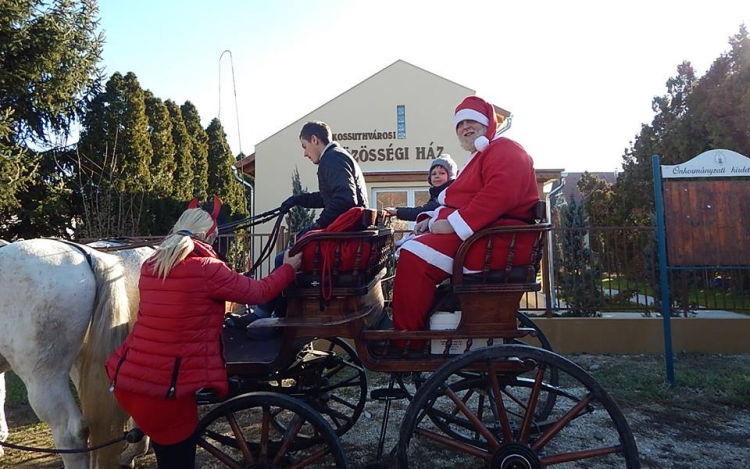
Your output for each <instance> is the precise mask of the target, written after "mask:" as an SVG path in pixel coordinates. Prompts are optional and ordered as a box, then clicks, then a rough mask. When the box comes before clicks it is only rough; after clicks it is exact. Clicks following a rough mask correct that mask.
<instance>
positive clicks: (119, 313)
mask: <svg viewBox="0 0 750 469" xmlns="http://www.w3.org/2000/svg"><path fill="white" fill-rule="evenodd" d="M91 268H92V270H93V272H94V277H95V279H96V299H95V300H94V310H93V312H92V315H91V322H90V324H89V330H88V332H87V334H86V340H85V341H84V345H83V348H82V349H81V358H82V360H81V373H80V376H81V377H80V383H79V386H78V389H79V392H80V399H81V411H82V412H83V417H84V419H86V422H87V423H88V426H89V431H90V433H89V435H90V437H89V445H90V446H97V445H100V444H102V443H105V442H107V441H110V440H112V439H114V438H117V437H121V436H122V434H123V430H124V425H125V422H126V421H127V414H126V413H125V412H124V411H123V410H122V409H121V408H120V406H119V405H118V404H117V401H116V399H115V397H114V394H113V393H111V392H109V382H108V380H107V375H106V373H105V372H104V363H105V362H106V361H107V359H108V358H109V356H110V355H111V354H112V352H113V351H114V350H115V349H116V348H117V347H118V346H119V345H120V344H122V343H123V342H124V341H125V337H127V335H128V332H129V317H130V308H129V306H128V296H127V291H126V287H125V272H124V269H123V266H122V263H121V262H120V260H119V259H118V258H117V257H115V256H111V255H109V254H103V253H99V252H91ZM122 449H123V446H122V445H110V446H107V447H106V448H103V449H101V450H99V451H95V452H93V453H92V466H91V467H97V468H105V467H118V466H119V465H118V457H119V454H120V451H121V450H122Z"/></svg>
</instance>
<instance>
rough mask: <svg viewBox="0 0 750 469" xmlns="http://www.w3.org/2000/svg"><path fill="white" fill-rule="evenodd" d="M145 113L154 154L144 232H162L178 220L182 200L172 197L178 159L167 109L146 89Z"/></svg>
mask: <svg viewBox="0 0 750 469" xmlns="http://www.w3.org/2000/svg"><path fill="white" fill-rule="evenodd" d="M145 95H146V115H147V116H148V121H149V137H150V139H151V148H153V150H154V157H153V161H152V164H151V171H152V180H153V183H154V186H153V190H152V191H151V193H150V194H149V197H148V200H147V204H148V207H149V209H148V215H149V217H148V222H147V230H146V233H144V234H150V235H163V234H165V233H168V232H169V230H170V229H171V228H172V226H173V225H174V222H175V221H177V218H178V217H179V214H180V213H181V211H180V209H181V208H184V204H182V203H180V202H178V201H176V200H174V199H173V196H174V190H175V189H174V187H173V186H174V183H175V181H174V177H175V172H176V167H177V163H176V161H175V153H176V151H177V150H176V146H175V143H174V139H173V137H172V134H173V127H172V119H171V116H170V114H169V110H168V109H167V106H166V105H165V104H164V102H163V101H162V100H161V99H159V98H157V97H155V96H154V95H153V93H151V92H150V91H146V94H145Z"/></svg>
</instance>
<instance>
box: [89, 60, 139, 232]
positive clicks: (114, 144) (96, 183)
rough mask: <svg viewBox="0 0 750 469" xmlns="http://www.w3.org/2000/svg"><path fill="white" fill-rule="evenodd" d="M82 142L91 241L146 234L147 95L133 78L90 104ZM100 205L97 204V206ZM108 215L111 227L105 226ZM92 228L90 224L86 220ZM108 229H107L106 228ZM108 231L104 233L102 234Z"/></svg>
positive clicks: (118, 81) (116, 80)
mask: <svg viewBox="0 0 750 469" xmlns="http://www.w3.org/2000/svg"><path fill="white" fill-rule="evenodd" d="M83 124H84V130H83V132H82V133H81V140H80V142H79V145H78V148H79V155H80V162H81V167H80V171H81V173H80V179H81V181H82V186H81V188H82V190H86V191H88V194H84V197H85V198H84V200H85V201H87V203H89V204H92V205H91V206H90V207H89V210H88V211H87V212H88V213H89V215H92V214H94V213H97V214H98V218H99V221H98V222H97V223H98V224H99V226H98V227H97V228H96V230H94V232H88V233H87V234H88V235H89V236H134V235H139V234H144V231H147V230H148V222H147V220H146V218H145V217H144V214H145V209H146V206H145V202H144V200H145V197H146V195H147V194H148V193H149V192H150V191H151V189H152V181H151V171H150V164H151V160H152V157H153V149H152V147H151V141H150V139H149V122H148V118H147V117H146V103H145V94H144V91H143V89H141V87H140V85H139V83H138V79H137V78H136V76H135V74H133V73H132V72H130V73H128V74H127V75H125V76H124V77H123V76H122V75H121V74H120V73H115V74H113V75H112V77H111V78H110V80H109V81H108V82H107V84H106V86H105V91H104V92H103V93H101V94H99V95H97V96H96V97H95V98H94V99H93V100H92V101H91V103H90V105H89V109H88V112H87V114H86V117H85V118H84V120H83ZM97 199H98V200H97ZM105 214H108V215H109V221H108V222H106V223H105V225H102V224H101V222H102V221H104V217H106V215H105ZM86 222H88V224H89V228H92V227H93V225H91V223H92V222H93V220H92V219H89V220H85V221H84V224H85V223H86ZM105 226H106V228H104V227H105ZM103 228H104V230H103Z"/></svg>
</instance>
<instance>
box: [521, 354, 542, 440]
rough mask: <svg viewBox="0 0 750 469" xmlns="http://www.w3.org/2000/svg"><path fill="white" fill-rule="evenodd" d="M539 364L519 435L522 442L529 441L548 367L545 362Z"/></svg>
mask: <svg viewBox="0 0 750 469" xmlns="http://www.w3.org/2000/svg"><path fill="white" fill-rule="evenodd" d="M538 365H539V369H537V372H536V376H535V377H534V385H533V386H532V387H531V392H530V393H529V401H528V405H527V406H526V415H525V416H524V418H523V423H522V424H521V432H520V434H519V437H518V441H519V442H521V443H527V442H528V441H529V432H530V431H531V425H532V423H533V422H532V421H533V419H534V413H535V412H536V403H537V399H539V393H540V391H541V390H542V383H543V382H544V371H545V369H546V368H547V367H546V366H545V365H543V364H538Z"/></svg>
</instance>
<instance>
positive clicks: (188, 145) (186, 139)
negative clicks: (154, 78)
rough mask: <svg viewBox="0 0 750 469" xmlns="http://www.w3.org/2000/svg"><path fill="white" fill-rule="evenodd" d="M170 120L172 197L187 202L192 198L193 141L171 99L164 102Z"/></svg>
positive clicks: (177, 107)
mask: <svg viewBox="0 0 750 469" xmlns="http://www.w3.org/2000/svg"><path fill="white" fill-rule="evenodd" d="M164 104H165V105H166V106H167V110H168V111H169V118H170V119H171V121H172V140H173V141H174V145H175V157H174V159H175V173H174V175H175V177H174V186H173V189H174V190H173V192H172V194H173V198H174V199H175V200H180V201H184V202H185V203H187V202H188V201H190V199H192V198H193V179H194V176H193V174H194V172H193V166H194V165H193V141H192V139H191V138H190V134H189V133H188V130H187V127H186V126H185V121H184V119H183V118H182V110H181V109H180V107H179V106H178V105H177V104H176V103H175V102H174V101H171V100H167V101H165V102H164Z"/></svg>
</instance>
